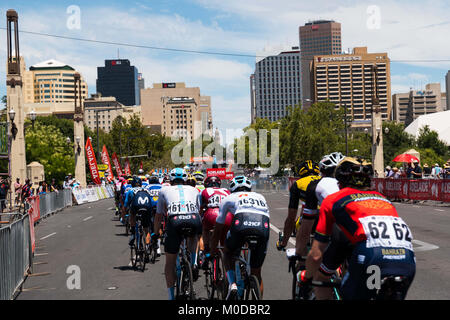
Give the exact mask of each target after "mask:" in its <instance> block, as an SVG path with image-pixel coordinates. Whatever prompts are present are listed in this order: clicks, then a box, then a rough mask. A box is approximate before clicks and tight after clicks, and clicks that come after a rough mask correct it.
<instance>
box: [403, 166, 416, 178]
mask: <svg viewBox="0 0 450 320" xmlns="http://www.w3.org/2000/svg"><path fill="white" fill-rule="evenodd" d="M413 170H414V168H413V164H412V163H411V162H410V163H408V167H407V168H406V170H405V173H406V178H408V179H412V178H413V175H412V171H413Z"/></svg>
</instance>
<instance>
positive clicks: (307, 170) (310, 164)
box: [298, 160, 320, 178]
mask: <svg viewBox="0 0 450 320" xmlns="http://www.w3.org/2000/svg"><path fill="white" fill-rule="evenodd" d="M298 174H299V176H300V178H304V177H307V176H311V175H319V174H320V168H319V165H318V164H317V163H315V162H314V161H312V160H306V161H304V162H302V164H300V167H299V170H298Z"/></svg>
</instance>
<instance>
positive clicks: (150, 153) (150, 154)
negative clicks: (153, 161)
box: [147, 150, 152, 159]
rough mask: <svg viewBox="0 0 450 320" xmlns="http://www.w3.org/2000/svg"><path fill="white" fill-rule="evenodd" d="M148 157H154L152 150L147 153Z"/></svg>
mask: <svg viewBox="0 0 450 320" xmlns="http://www.w3.org/2000/svg"><path fill="white" fill-rule="evenodd" d="M147 157H148V158H149V159H150V158H151V157H152V151H151V150H148V151H147Z"/></svg>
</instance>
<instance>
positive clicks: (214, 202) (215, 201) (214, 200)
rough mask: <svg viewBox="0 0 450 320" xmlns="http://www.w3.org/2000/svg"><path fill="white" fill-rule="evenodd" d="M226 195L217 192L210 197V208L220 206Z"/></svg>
mask: <svg viewBox="0 0 450 320" xmlns="http://www.w3.org/2000/svg"><path fill="white" fill-rule="evenodd" d="M223 199H225V196H223V195H220V194H215V195H213V196H211V197H210V198H209V199H208V208H218V207H219V206H220V203H221V202H222V200H223Z"/></svg>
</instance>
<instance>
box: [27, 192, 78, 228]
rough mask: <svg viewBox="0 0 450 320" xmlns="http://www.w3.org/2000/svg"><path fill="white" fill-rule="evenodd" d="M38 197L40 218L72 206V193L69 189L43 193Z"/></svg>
mask: <svg viewBox="0 0 450 320" xmlns="http://www.w3.org/2000/svg"><path fill="white" fill-rule="evenodd" d="M38 197H39V215H40V218H45V217H46V216H48V215H49V214H52V213H55V212H57V211H59V210H62V209H64V208H66V207H70V206H72V192H71V190H70V189H64V190H60V191H58V192H50V193H45V194H41V195H39V196H38ZM34 222H35V221H34Z"/></svg>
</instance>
